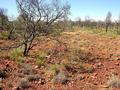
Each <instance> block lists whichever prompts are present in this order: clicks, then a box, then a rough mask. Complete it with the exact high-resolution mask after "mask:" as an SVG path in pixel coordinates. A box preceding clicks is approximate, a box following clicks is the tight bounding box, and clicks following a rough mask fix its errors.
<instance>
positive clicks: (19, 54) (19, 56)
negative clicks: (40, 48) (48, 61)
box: [9, 48, 25, 63]
mask: <svg viewBox="0 0 120 90" xmlns="http://www.w3.org/2000/svg"><path fill="white" fill-rule="evenodd" d="M9 57H10V59H12V60H16V61H18V62H22V63H23V62H24V60H25V58H24V56H23V51H22V49H21V48H18V49H14V50H12V51H11V52H10V53H9Z"/></svg>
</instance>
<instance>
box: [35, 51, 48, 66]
mask: <svg viewBox="0 0 120 90" xmlns="http://www.w3.org/2000/svg"><path fill="white" fill-rule="evenodd" d="M34 56H35V58H36V64H37V65H38V67H39V68H40V67H41V66H43V65H44V63H45V58H46V56H47V54H46V53H43V52H42V53H40V52H39V53H36V54H34Z"/></svg>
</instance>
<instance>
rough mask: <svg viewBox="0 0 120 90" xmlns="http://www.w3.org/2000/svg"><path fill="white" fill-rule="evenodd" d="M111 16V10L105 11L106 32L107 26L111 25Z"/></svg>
mask: <svg viewBox="0 0 120 90" xmlns="http://www.w3.org/2000/svg"><path fill="white" fill-rule="evenodd" d="M111 17H112V14H111V12H108V13H107V16H106V19H105V23H106V32H108V28H109V26H110V25H111Z"/></svg>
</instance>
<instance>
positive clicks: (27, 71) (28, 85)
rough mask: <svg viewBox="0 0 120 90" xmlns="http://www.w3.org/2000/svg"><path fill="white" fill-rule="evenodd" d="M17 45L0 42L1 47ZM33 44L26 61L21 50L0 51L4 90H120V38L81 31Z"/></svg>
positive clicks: (38, 40) (0, 72)
mask: <svg viewBox="0 0 120 90" xmlns="http://www.w3.org/2000/svg"><path fill="white" fill-rule="evenodd" d="M13 42H15V41H7V42H6V41H5V40H0V46H1V47H3V46H7V45H10V44H11V45H12V43H13ZM16 42H17V41H16ZM33 44H34V45H35V47H33V48H32V50H31V51H30V54H29V56H28V57H25V58H24V59H23V58H22V56H20V53H19V51H20V49H19V50H17V51H13V50H9V51H1V52H0V77H1V79H0V85H1V87H3V90H22V89H21V87H24V89H25V90H119V89H118V87H120V81H119V77H120V37H116V38H113V37H107V36H100V35H99V34H91V33H88V32H86V31H82V30H79V31H72V32H63V33H62V34H61V35H60V36H56V37H49V36H48V37H38V38H37V39H36V40H35V41H34V43H33ZM13 52H14V53H13ZM17 53H18V54H17ZM19 56H20V59H18V57H19ZM37 59H40V61H39V60H38V61H39V62H37ZM26 78H27V79H26ZM27 80H28V81H27ZM116 83H117V85H118V86H116ZM115 87H116V88H115Z"/></svg>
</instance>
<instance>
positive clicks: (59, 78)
mask: <svg viewBox="0 0 120 90" xmlns="http://www.w3.org/2000/svg"><path fill="white" fill-rule="evenodd" d="M52 82H53V83H60V84H65V83H66V82H67V77H66V75H65V73H64V72H59V73H58V74H57V75H56V76H55V77H54V78H53V80H52Z"/></svg>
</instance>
